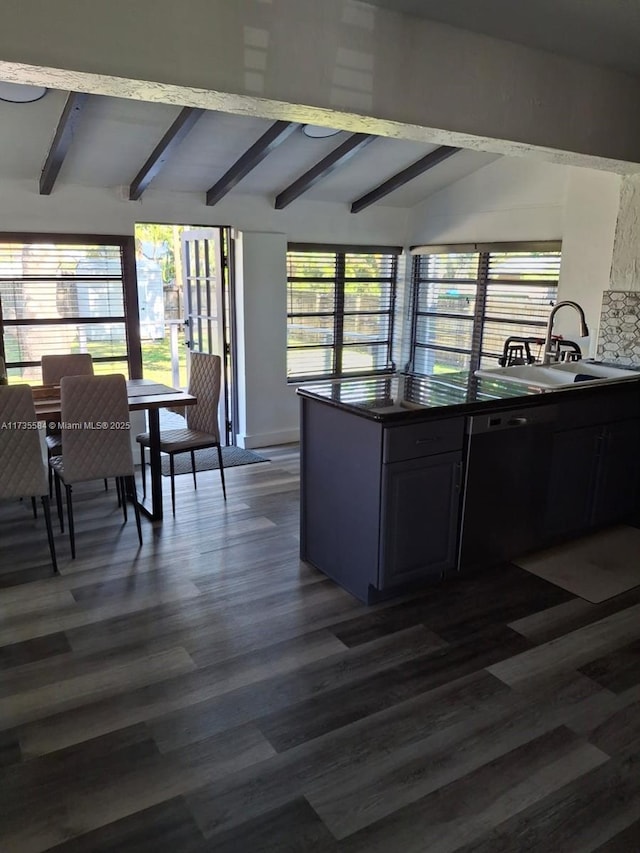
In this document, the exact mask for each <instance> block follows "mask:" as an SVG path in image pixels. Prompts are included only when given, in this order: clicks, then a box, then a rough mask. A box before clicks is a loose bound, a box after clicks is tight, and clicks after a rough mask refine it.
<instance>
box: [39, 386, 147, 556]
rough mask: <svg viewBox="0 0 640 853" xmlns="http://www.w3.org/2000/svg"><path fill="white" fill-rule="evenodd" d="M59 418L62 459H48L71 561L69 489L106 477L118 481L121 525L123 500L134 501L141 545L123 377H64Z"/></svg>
mask: <svg viewBox="0 0 640 853" xmlns="http://www.w3.org/2000/svg"><path fill="white" fill-rule="evenodd" d="M60 417H61V419H62V430H61V433H62V455H61V456H53V457H51V458H50V459H49V465H50V467H51V468H53V473H54V475H55V486H56V505H57V508H58V518H59V520H60V529H61V530H63V529H64V520H63V514H62V494H61V492H62V490H61V483H63V484H64V487H65V492H66V500H67V517H68V523H69V542H70V545H71V556H72V557H73V558H74V559H75V556H76V546H75V527H74V518H73V501H72V486H73V485H75V484H76V483H83V482H88V481H90V480H101V479H106V478H107V477H115V478H116V482H118V481H119V492H120V494H121V495H122V511H123V515H124V520H125V522H126V521H127V497H128V498H129V499H130V500H131V501H132V503H133V508H134V512H135V517H136V526H137V528H138V540H139V542H140V545H142V528H141V526H140V509H139V506H138V498H137V495H136V486H135V479H134V471H135V469H134V465H133V453H132V451H131V443H130V436H129V434H130V427H131V420H130V417H129V403H128V397H127V385H126V382H125V379H124V376H121V375H120V374H111V375H107V376H63V377H62V378H61V380H60Z"/></svg>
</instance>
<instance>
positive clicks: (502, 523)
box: [458, 405, 557, 569]
mask: <svg viewBox="0 0 640 853" xmlns="http://www.w3.org/2000/svg"><path fill="white" fill-rule="evenodd" d="M556 419H557V406H555V405H542V406H535V407H533V406H532V407H530V408H526V409H517V410H513V411H510V412H500V413H498V414H487V415H475V416H473V417H470V418H468V419H467V427H466V433H467V448H466V463H465V476H464V490H463V495H464V498H463V505H462V527H461V535H460V548H459V559H458V568H459V569H470V568H476V567H479V566H488V565H491V564H496V563H500V562H506V561H508V560H511V559H513V558H515V557H518V556H520V555H522V554H525V553H526V552H527V551H531V550H534V549H535V548H536V547H537V546H538V544H539V541H540V537H541V531H542V521H543V518H544V504H545V500H546V482H547V479H548V476H547V475H548V472H549V466H550V464H551V434H552V425H553V422H554V421H555V420H556Z"/></svg>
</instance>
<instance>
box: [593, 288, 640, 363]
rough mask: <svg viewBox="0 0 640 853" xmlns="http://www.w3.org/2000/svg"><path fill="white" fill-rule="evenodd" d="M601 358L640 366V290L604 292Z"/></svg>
mask: <svg viewBox="0 0 640 853" xmlns="http://www.w3.org/2000/svg"><path fill="white" fill-rule="evenodd" d="M597 358H599V359H601V360H602V361H620V362H624V363H625V364H631V365H634V366H640V292H638V291H632V290H605V292H604V293H603V295H602V313H601V314H600V333H599V335H598V350H597Z"/></svg>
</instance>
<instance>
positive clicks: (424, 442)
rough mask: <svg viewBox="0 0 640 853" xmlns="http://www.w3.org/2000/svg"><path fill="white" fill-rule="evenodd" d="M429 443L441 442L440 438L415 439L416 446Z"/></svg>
mask: <svg viewBox="0 0 640 853" xmlns="http://www.w3.org/2000/svg"><path fill="white" fill-rule="evenodd" d="M430 441H442V436H441V435H434V436H432V437H431V438H416V444H429V442H430Z"/></svg>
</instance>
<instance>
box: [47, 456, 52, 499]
mask: <svg viewBox="0 0 640 853" xmlns="http://www.w3.org/2000/svg"><path fill="white" fill-rule="evenodd" d="M49 459H51V453H47V463H48V462H49ZM47 467H48V468H49V497H50V498H52V497H53V468H52V467H51V465H49V464H47Z"/></svg>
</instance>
